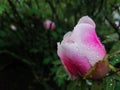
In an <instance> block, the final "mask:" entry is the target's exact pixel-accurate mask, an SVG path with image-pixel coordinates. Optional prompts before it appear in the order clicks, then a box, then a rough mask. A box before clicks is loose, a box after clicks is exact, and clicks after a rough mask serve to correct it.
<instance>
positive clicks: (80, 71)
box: [58, 42, 91, 78]
mask: <svg viewBox="0 0 120 90" xmlns="http://www.w3.org/2000/svg"><path fill="white" fill-rule="evenodd" d="M58 55H59V57H60V59H61V61H62V63H63V65H64V67H65V68H66V71H67V72H68V74H69V76H70V77H71V78H72V77H78V76H80V75H85V74H86V72H87V71H88V70H89V69H90V68H91V65H90V63H89V62H88V61H89V60H88V59H87V58H86V57H85V56H81V55H80V52H79V49H78V45H77V44H76V43H73V42H67V43H61V45H60V43H58Z"/></svg>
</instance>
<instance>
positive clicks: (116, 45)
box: [110, 41, 120, 53]
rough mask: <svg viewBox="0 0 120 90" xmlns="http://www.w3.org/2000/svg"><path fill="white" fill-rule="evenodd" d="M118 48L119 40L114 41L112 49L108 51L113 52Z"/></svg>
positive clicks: (119, 47) (119, 45) (119, 46)
mask: <svg viewBox="0 0 120 90" xmlns="http://www.w3.org/2000/svg"><path fill="white" fill-rule="evenodd" d="M118 50H120V41H118V42H116V43H115V44H114V45H113V47H112V49H111V50H110V53H113V52H115V51H118Z"/></svg>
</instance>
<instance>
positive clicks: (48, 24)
mask: <svg viewBox="0 0 120 90" xmlns="http://www.w3.org/2000/svg"><path fill="white" fill-rule="evenodd" d="M43 26H44V28H45V29H46V30H54V29H55V23H54V22H52V21H51V20H45V21H44V23H43Z"/></svg>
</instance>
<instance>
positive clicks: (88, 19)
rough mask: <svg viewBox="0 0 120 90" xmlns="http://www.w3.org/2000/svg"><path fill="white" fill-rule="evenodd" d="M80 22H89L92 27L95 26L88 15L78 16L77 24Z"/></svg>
mask: <svg viewBox="0 0 120 90" xmlns="http://www.w3.org/2000/svg"><path fill="white" fill-rule="evenodd" d="M81 23H86V24H90V25H92V26H93V27H94V28H95V26H96V25H95V23H94V21H93V20H92V19H91V18H90V17H88V16H84V17H82V18H80V20H79V21H78V24H81Z"/></svg>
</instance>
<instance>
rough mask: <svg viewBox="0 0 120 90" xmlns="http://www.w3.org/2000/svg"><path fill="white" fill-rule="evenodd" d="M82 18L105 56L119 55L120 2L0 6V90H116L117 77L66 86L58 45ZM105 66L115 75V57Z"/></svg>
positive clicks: (24, 0) (11, 0)
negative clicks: (49, 26) (48, 27)
mask: <svg viewBox="0 0 120 90" xmlns="http://www.w3.org/2000/svg"><path fill="white" fill-rule="evenodd" d="M85 15H88V16H89V17H91V18H92V19H93V20H94V21H95V23H96V32H97V34H98V36H99V37H100V39H101V41H102V43H103V44H104V45H105V47H106V50H107V53H109V54H111V55H112V54H113V53H114V52H115V51H119V50H120V0H0V90H96V88H97V89H98V90H120V76H119V74H120V73H119V72H117V73H115V74H111V73H112V72H111V71H110V75H109V76H108V77H106V78H104V79H103V80H101V81H100V82H98V83H94V82H92V81H81V82H78V81H77V80H75V81H71V80H70V79H69V78H68V76H67V74H66V72H65V71H64V69H63V66H62V64H61V62H60V60H59V58H58V56H57V42H59V41H61V40H62V38H63V35H64V34H65V33H66V32H68V31H71V30H73V28H74V26H75V25H76V24H77V21H78V20H79V18H81V17H82V16H85ZM46 19H49V20H52V21H53V22H54V23H55V25H56V28H55V29H54V30H46V29H45V28H44V27H43V22H44V21H45V20H46ZM109 62H110V64H112V65H114V66H115V67H116V68H117V69H119V68H120V55H119V54H117V55H114V56H111V57H110V58H109ZM85 83H87V84H85ZM99 86H100V87H99Z"/></svg>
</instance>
